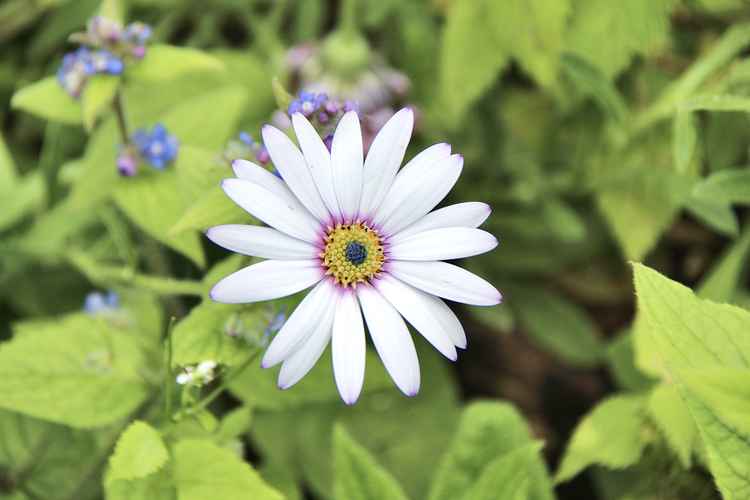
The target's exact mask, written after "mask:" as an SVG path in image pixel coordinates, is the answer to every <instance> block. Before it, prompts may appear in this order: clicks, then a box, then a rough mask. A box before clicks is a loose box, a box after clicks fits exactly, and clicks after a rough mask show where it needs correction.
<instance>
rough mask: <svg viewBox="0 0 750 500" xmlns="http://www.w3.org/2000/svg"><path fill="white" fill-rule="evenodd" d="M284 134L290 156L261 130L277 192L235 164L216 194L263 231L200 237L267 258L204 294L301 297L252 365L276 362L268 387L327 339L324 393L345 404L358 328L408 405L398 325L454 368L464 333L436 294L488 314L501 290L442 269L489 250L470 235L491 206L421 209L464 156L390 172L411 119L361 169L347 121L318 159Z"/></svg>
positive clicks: (442, 150)
mask: <svg viewBox="0 0 750 500" xmlns="http://www.w3.org/2000/svg"><path fill="white" fill-rule="evenodd" d="M292 123H293V126H294V131H295V133H296V135H297V140H298V141H299V145H300V148H301V151H300V149H299V148H297V146H296V145H295V144H294V143H293V142H292V141H291V140H290V139H289V137H287V136H286V135H285V134H284V133H283V132H281V131H280V130H278V129H276V128H274V127H272V126H266V127H264V128H263V141H264V143H265V146H266V148H267V149H268V152H269V153H270V155H271V159H272V161H273V164H274V166H275V167H276V168H277V170H278V171H279V173H280V174H281V177H282V178H283V179H284V180H283V181H282V180H281V179H280V178H278V177H276V176H275V175H273V174H272V173H270V172H268V171H267V170H266V169H264V168H262V167H260V166H258V165H255V164H253V163H251V162H248V161H244V160H237V161H236V162H234V171H235V174H236V175H237V177H238V178H237V179H226V180H224V182H223V183H222V188H223V189H224V192H225V193H226V194H227V195H228V196H229V197H230V198H231V199H232V200H234V201H235V203H237V204H238V205H239V206H240V207H242V208H243V209H245V210H247V211H248V212H250V214H252V215H253V216H254V217H256V218H258V219H259V220H261V221H263V222H264V223H266V224H267V225H268V226H270V227H259V226H249V225H234V224H232V225H223V226H217V227H213V228H211V229H209V230H208V232H207V236H208V238H209V239H211V240H212V241H213V242H214V243H216V244H218V245H221V246H222V247H224V248H227V249H229V250H232V251H234V252H238V253H242V254H245V255H253V256H256V257H261V258H265V259H268V260H265V261H262V262H260V263H257V264H253V265H251V266H249V267H246V268H244V269H241V270H239V271H237V272H235V273H233V274H231V275H229V276H227V277H226V278H224V279H222V280H221V281H219V282H218V283H217V284H216V286H214V288H213V289H212V290H211V297H212V298H213V299H214V300H215V301H217V302H224V303H247V302H256V301H261V300H271V299H276V298H280V297H284V296H287V295H291V294H294V293H297V292H299V291H301V290H305V289H307V288H310V287H312V290H310V292H309V293H308V294H307V296H306V297H305V298H304V299H303V300H302V302H301V303H300V304H299V306H298V307H297V309H296V310H295V311H294V312H293V313H292V315H291V316H290V317H289V320H288V321H287V322H286V323H285V324H284V326H283V327H282V328H281V330H280V331H279V333H278V334H277V335H276V336H275V337H274V339H273V341H272V342H271V344H270V345H269V347H268V349H267V350H266V352H265V355H264V357H263V361H262V366H263V367H264V368H267V367H270V366H274V365H276V364H278V363H282V366H281V371H280V373H279V379H278V383H279V387H281V388H282V389H286V388H288V387H290V386H292V385H293V384H295V383H296V382H298V381H299V380H300V379H301V378H302V377H303V376H304V375H305V374H306V373H307V372H308V371H309V370H310V369H311V368H312V367H313V366H314V365H315V363H316V362H317V361H318V359H319V358H320V356H321V355H322V353H323V351H324V350H325V348H326V346H327V345H328V343H329V341H331V344H332V354H333V372H334V378H335V380H336V386H337V387H338V390H339V393H340V394H341V397H342V399H343V400H344V402H345V403H347V404H353V403H354V402H355V401H356V400H357V398H358V397H359V394H360V392H361V390H362V384H363V382H364V374H365V348H366V341H365V323H366V324H367V327H368V330H369V332H370V337H371V338H372V341H373V344H374V345H375V349H376V350H377V352H378V354H379V355H380V358H381V359H382V360H383V364H384V365H385V367H386V369H387V370H388V373H389V374H390V375H391V377H392V378H393V381H394V382H395V384H396V385H397V386H398V388H399V389H400V390H401V391H402V392H404V394H406V395H408V396H413V395H415V394H417V392H418V391H419V383H420V376H419V362H418V360H417V353H416V350H415V348H414V342H413V341H412V338H411V335H410V333H409V330H408V329H407V327H406V323H405V322H404V319H406V321H407V322H409V323H410V324H411V325H412V326H413V327H414V328H415V329H416V330H417V331H418V332H419V333H420V334H422V335H423V336H424V337H425V338H426V339H427V341H428V342H430V343H431V344H432V345H433V346H435V348H436V349H437V350H438V351H440V352H441V353H442V354H443V355H444V356H446V357H447V358H448V359H450V360H455V359H456V348H457V347H458V348H461V349H463V348H465V347H466V335H465V333H464V330H463V328H462V326H461V324H460V322H459V321H458V319H457V318H456V315H455V314H454V313H453V312H452V311H451V310H450V309H449V308H448V306H447V305H446V304H445V303H444V302H443V301H442V300H441V299H440V297H442V298H445V299H448V300H452V301H456V302H462V303H465V304H473V305H481V306H491V305H495V304H498V303H500V300H501V295H500V292H498V291H497V290H496V289H495V288H494V287H493V286H492V285H491V284H489V283H488V282H487V281H485V280H483V279H482V278H480V277H478V276H476V275H474V274H472V273H470V272H468V271H466V270H464V269H462V268H460V267H457V266H455V265H453V264H449V263H447V262H442V261H444V260H451V259H460V258H463V257H469V256H471V255H477V254H481V253H484V252H487V251H489V250H492V249H493V248H495V246H497V239H496V238H495V237H494V236H492V235H491V234H489V233H487V232H485V231H482V230H480V229H477V227H478V226H479V225H480V224H481V223H482V222H484V221H485V219H486V218H487V216H488V215H489V214H490V208H489V206H488V205H486V204H484V203H478V202H471V203H459V204H456V205H450V206H447V207H444V208H441V209H439V210H435V211H433V212H431V210H432V209H433V208H435V206H436V205H437V204H438V203H439V202H440V201H441V200H442V199H443V198H444V197H445V196H446V195H447V194H448V192H449V191H450V190H451V188H452V187H453V185H454V184H455V182H456V180H457V179H458V177H459V174H460V173H461V168H462V166H463V158H462V157H461V156H460V155H455V154H454V155H452V154H451V148H450V146H449V145H448V144H436V145H434V146H431V147H429V148H427V149H426V150H424V151H422V152H421V153H420V154H418V155H417V156H415V157H414V158H413V159H412V160H411V161H410V162H408V163H407V164H406V165H405V166H404V167H403V168H402V169H401V171H400V172H399V171H398V170H399V166H400V165H401V162H402V160H403V157H404V152H405V151H406V147H407V145H408V143H409V139H410V138H411V133H412V128H413V125H414V115H413V112H412V111H411V110H410V109H402V110H401V111H399V112H398V113H396V114H395V115H394V116H393V117H392V118H391V119H390V120H389V121H388V123H386V124H385V126H384V127H383V128H382V130H381V131H380V132H379V133H378V135H377V137H376V138H375V140H374V142H373V144H372V146H371V148H370V150H369V154H368V155H367V158H366V159H363V153H362V133H361V130H360V124H359V119H358V117H357V114H356V113H355V112H349V113H346V114H345V115H344V116H343V117H342V118H341V120H340V121H339V123H338V126H337V128H336V131H335V134H334V137H333V144H332V148H331V152H330V153H329V152H328V149H327V148H326V146H325V145H324V144H323V141H322V140H321V138H320V136H319V135H318V133H317V132H316V131H315V129H314V128H313V127H312V125H311V124H310V123H309V122H308V121H307V119H306V118H305V117H304V116H302V114H300V113H296V114H294V115H293V116H292ZM363 316H364V320H363ZM402 317H403V319H402Z"/></svg>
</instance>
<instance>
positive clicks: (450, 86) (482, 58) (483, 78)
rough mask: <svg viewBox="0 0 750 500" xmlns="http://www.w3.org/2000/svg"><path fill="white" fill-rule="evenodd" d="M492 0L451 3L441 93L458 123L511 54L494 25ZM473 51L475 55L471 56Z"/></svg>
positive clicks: (445, 30) (441, 71)
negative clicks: (497, 35)
mask: <svg viewBox="0 0 750 500" xmlns="http://www.w3.org/2000/svg"><path fill="white" fill-rule="evenodd" d="M493 3H494V2H493V1H492V0H457V1H455V2H451V4H450V10H449V11H448V18H447V19H446V23H445V27H444V30H443V37H442V47H441V50H440V83H439V87H440V95H441V99H440V100H441V102H443V103H445V105H446V107H447V112H448V114H449V117H450V118H449V119H448V120H446V121H447V122H448V123H451V122H453V123H454V126H456V127H457V126H458V125H459V122H460V120H461V118H462V117H463V115H464V113H465V112H466V110H467V109H468V108H469V106H470V105H471V104H472V103H474V101H476V100H477V99H478V98H479V97H480V96H481V95H482V94H483V93H484V92H486V91H487V89H489V88H490V86H491V85H492V83H493V82H494V81H495V80H496V79H497V76H498V74H499V73H500V71H501V70H502V69H503V68H504V67H505V65H506V64H507V63H508V55H507V53H506V52H505V50H504V48H503V47H502V45H501V44H500V41H499V40H498V39H497V37H496V35H495V31H494V26H493V24H492V21H491V19H492V16H493V13H494V10H495V9H494V8H493ZM467 54H471V57H467Z"/></svg>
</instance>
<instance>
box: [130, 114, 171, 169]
mask: <svg viewBox="0 0 750 500" xmlns="http://www.w3.org/2000/svg"><path fill="white" fill-rule="evenodd" d="M133 144H135V147H136V148H137V149H138V153H139V154H140V156H141V158H143V159H144V160H145V161H146V162H147V163H149V164H150V165H151V166H153V167H154V168H157V169H159V170H162V169H164V167H166V166H167V165H169V164H170V163H172V162H173V161H174V159H175V158H176V157H177V152H178V150H179V148H180V142H179V141H178V140H177V138H176V137H175V136H173V135H171V134H170V133H169V132H168V131H167V129H166V127H164V125H162V124H161V123H157V124H156V125H154V127H153V128H152V129H151V131H148V130H145V129H139V130H136V132H135V133H134V134H133Z"/></svg>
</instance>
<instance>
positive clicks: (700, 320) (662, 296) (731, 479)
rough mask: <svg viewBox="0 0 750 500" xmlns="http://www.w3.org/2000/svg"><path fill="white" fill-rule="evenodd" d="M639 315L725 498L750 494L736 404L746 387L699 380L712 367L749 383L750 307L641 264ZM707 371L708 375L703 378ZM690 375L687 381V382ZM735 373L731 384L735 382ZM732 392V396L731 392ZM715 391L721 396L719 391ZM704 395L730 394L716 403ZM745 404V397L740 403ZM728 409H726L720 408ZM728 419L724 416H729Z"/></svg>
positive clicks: (737, 499) (747, 450)
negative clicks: (719, 299)
mask: <svg viewBox="0 0 750 500" xmlns="http://www.w3.org/2000/svg"><path fill="white" fill-rule="evenodd" d="M633 267H634V274H635V285H636V292H637V293H638V309H639V314H640V315H642V316H643V321H644V322H645V323H646V324H647V327H648V329H647V333H648V340H650V342H651V343H652V346H648V347H651V348H653V349H655V350H657V351H658V352H659V355H660V356H661V357H662V358H663V360H664V363H665V366H666V369H667V370H668V371H669V373H670V374H671V376H672V377H673V378H675V379H676V380H677V381H678V382H680V381H682V382H681V384H682V385H680V384H678V387H679V388H680V391H681V394H682V397H683V398H684V399H685V401H686V402H687V405H688V407H689V408H690V413H691V415H692V416H693V419H694V420H695V423H696V424H697V427H698V429H699V430H700V433H701V437H702V438H703V443H704V445H705V448H706V450H707V454H708V466H709V469H710V470H711V472H712V474H713V475H714V477H715V479H716V482H717V484H718V486H719V490H720V491H721V492H722V495H723V497H724V498H727V499H732V500H744V499H747V498H750V480H748V478H750V465H749V463H748V461H747V460H746V457H747V456H749V455H750V444H748V443H749V438H748V434H747V433H746V431H747V430H748V429H747V426H746V425H744V424H743V425H741V426H740V427H741V429H745V431H742V430H741V429H740V428H737V427H736V418H737V417H736V416H734V415H735V413H734V412H735V408H734V405H735V404H737V403H736V400H737V399H738V398H739V397H741V396H739V394H740V393H739V391H741V390H743V391H744V386H742V387H740V386H735V387H731V384H730V387H727V386H726V381H725V380H721V379H722V377H721V376H719V380H714V382H716V383H715V384H713V385H714V387H710V386H709V387H708V388H704V386H702V385H701V384H702V382H701V379H702V378H705V379H706V380H712V379H715V378H716V377H715V376H713V375H711V372H714V373H717V372H716V370H719V371H724V373H729V372H732V373H734V374H736V373H740V374H741V376H740V378H741V380H740V381H741V383H744V384H745V385H747V382H746V378H747V370H748V367H749V366H750V363H749V362H748V359H750V336H748V335H747V331H748V326H750V312H748V311H746V310H744V309H740V308H738V307H734V306H731V305H728V304H717V303H714V302H710V301H708V300H702V299H699V298H697V297H696V296H695V295H694V294H693V293H692V291H691V290H690V289H689V288H686V287H684V286H683V285H681V284H679V283H676V282H674V281H671V280H669V279H667V278H665V277H664V276H661V275H660V274H659V273H657V272H656V271H654V270H652V269H649V268H648V267H645V266H643V265H641V264H634V266H633ZM702 373H706V374H707V375H706V376H705V377H701V374H702ZM686 380H689V381H690V383H689V384H685V381H686ZM737 382H738V381H737V380H736V376H735V375H733V383H734V384H736V383H737ZM727 392H728V395H727ZM717 394H718V395H719V396H717ZM704 397H708V398H709V399H711V400H714V401H715V399H716V398H717V397H718V398H719V399H722V400H724V399H726V398H727V397H728V398H729V400H730V401H732V402H730V403H727V401H723V402H722V405H721V406H722V407H721V408H717V407H715V406H713V405H712V404H710V403H709V402H707V401H704V399H703V398H704ZM741 404H742V405H746V402H742V403H741ZM722 411H723V412H724V414H722V413H720V412H722ZM727 418H728V420H729V421H726V420H725V419H727Z"/></svg>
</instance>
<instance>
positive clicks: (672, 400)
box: [648, 383, 699, 469]
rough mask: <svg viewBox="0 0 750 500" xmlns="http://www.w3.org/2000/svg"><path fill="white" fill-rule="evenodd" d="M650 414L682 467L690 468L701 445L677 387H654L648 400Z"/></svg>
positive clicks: (696, 429) (666, 385)
mask: <svg viewBox="0 0 750 500" xmlns="http://www.w3.org/2000/svg"><path fill="white" fill-rule="evenodd" d="M648 413H649V417H650V418H651V420H653V422H654V423H655V424H656V427H657V428H658V429H659V430H660V431H661V432H662V434H663V435H664V437H665V438H666V441H667V443H668V444H669V446H670V448H672V450H674V452H675V454H676V455H677V457H678V458H679V459H680V463H681V464H682V466H683V467H685V468H686V469H688V468H690V462H691V456H692V454H693V452H694V451H696V447H697V446H698V444H699V437H698V428H697V427H696V426H695V422H693V418H692V417H691V416H690V411H689V410H688V407H687V405H686V404H685V401H683V399H682V397H681V396H680V392H679V391H678V390H677V387H675V386H674V385H672V384H668V383H662V384H659V385H657V386H656V387H654V390H653V391H651V394H650V395H649V398H648Z"/></svg>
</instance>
